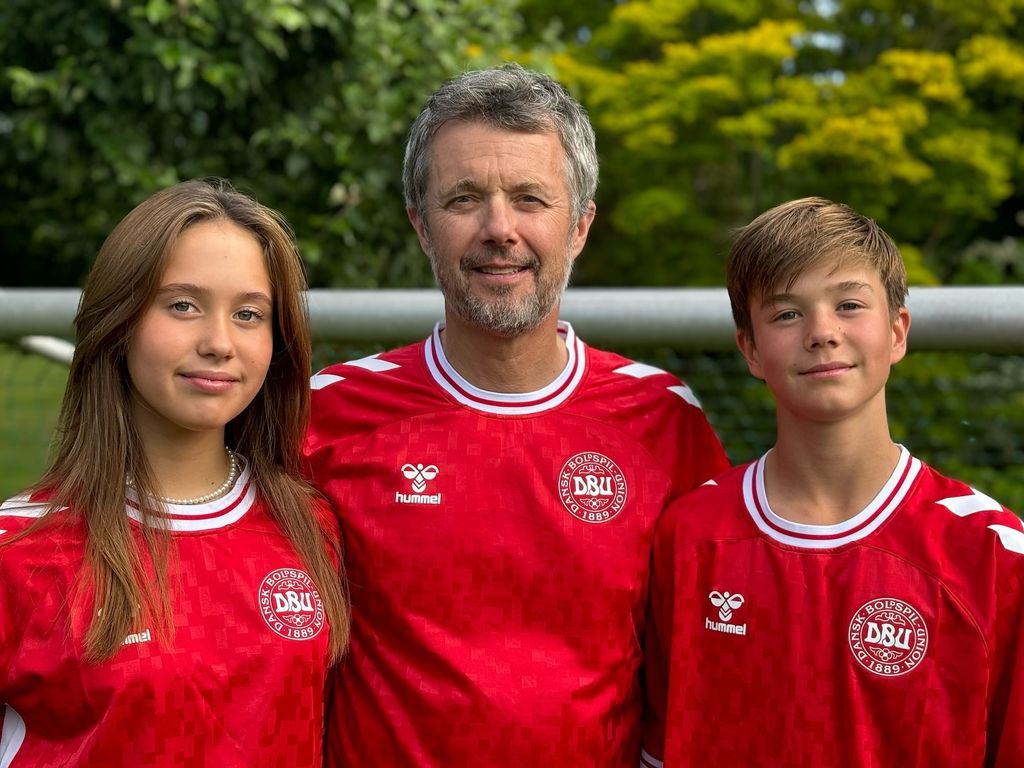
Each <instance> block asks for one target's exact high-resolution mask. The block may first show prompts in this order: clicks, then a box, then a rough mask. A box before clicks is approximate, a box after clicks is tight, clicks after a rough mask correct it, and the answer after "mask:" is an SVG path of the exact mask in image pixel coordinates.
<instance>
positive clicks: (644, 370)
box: [612, 363, 665, 379]
mask: <svg viewBox="0 0 1024 768" xmlns="http://www.w3.org/2000/svg"><path fill="white" fill-rule="evenodd" d="M664 372H665V371H663V370H662V369H661V368H656V367H655V366H653V365H646V364H644V363H630V364H629V365H624V366H622V367H621V368H616V369H615V370H614V371H612V373H622V374H625V375H626V376H632V377H633V378H634V379H644V378H647V377H648V376H657V375H658V374H659V373H664Z"/></svg>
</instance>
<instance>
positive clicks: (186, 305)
mask: <svg viewBox="0 0 1024 768" xmlns="http://www.w3.org/2000/svg"><path fill="white" fill-rule="evenodd" d="M171 309H173V310H174V311H175V312H188V311H189V310H190V309H192V302H191V301H185V300H184V299H182V300H180V301H176V302H174V303H173V304H171Z"/></svg>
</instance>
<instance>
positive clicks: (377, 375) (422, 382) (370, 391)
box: [306, 341, 446, 449]
mask: <svg viewBox="0 0 1024 768" xmlns="http://www.w3.org/2000/svg"><path fill="white" fill-rule="evenodd" d="M423 347H424V342H422V341H421V342H418V343H416V344H410V345H408V346H405V347H399V348H397V349H393V350H389V351H387V352H381V353H379V354H375V355H370V356H368V357H363V358H359V359H356V360H350V361H348V362H344V363H337V364H335V365H330V366H328V367H326V368H324V369H322V370H321V371H319V372H317V373H316V374H314V375H313V376H312V378H311V379H310V387H311V389H312V393H311V397H310V423H309V428H308V429H307V431H306V447H307V449H310V448H314V447H316V446H318V445H320V444H321V443H323V442H325V441H326V442H330V443H334V442H336V441H337V440H338V439H340V438H343V437H346V436H347V437H355V436H357V435H361V434H369V433H371V432H374V431H375V430H377V429H378V428H380V427H381V426H383V425H385V424H392V423H395V422H398V421H402V420H405V419H409V418H414V417H416V416H417V415H420V414H425V413H431V412H433V411H435V410H437V409H438V408H442V407H444V406H445V404H446V403H445V401H444V399H443V398H442V397H441V395H440V393H439V391H438V388H437V386H436V385H435V384H434V383H433V380H432V379H431V376H430V373H429V371H428V370H427V367H426V363H425V361H424V357H423V354H424V352H423Z"/></svg>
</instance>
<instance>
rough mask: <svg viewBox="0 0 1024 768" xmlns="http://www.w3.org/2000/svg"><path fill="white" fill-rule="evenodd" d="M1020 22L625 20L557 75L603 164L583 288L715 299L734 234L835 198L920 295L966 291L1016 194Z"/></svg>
mask: <svg viewBox="0 0 1024 768" xmlns="http://www.w3.org/2000/svg"><path fill="white" fill-rule="evenodd" d="M1022 5H1024V4H1022V3H1021V2H1020V0H984V1H979V2H977V3H968V4H963V3H958V2H952V0H950V2H928V3H925V2H911V3H909V4H908V3H896V2H889V1H887V0H869V1H867V2H864V1H862V2H849V1H845V0H835V1H834V2H816V3H797V2H789V1H787V0H758V1H756V2H748V1H746V0H743V1H741V0H688V1H687V2H681V1H679V0H633V1H632V2H626V3H622V4H620V5H618V6H616V7H615V8H614V9H613V10H612V12H611V13H610V14H609V16H608V18H607V20H606V22H605V23H603V24H601V25H600V26H598V27H597V28H596V29H595V30H594V32H593V35H592V36H591V38H590V39H589V40H587V41H585V42H582V43H578V44H576V45H574V46H573V47H572V49H571V50H570V51H568V52H567V53H566V54H564V55H562V56H560V57H556V63H557V65H558V68H559V73H560V75H561V76H562V78H563V79H565V80H567V81H568V82H570V83H571V84H572V85H573V86H574V87H576V88H577V89H578V90H579V92H580V93H581V95H582V98H583V100H584V102H585V104H586V105H587V106H588V107H589V109H590V110H591V113H592V116H593V118H594V121H595V123H596V124H597V126H598V129H599V131H600V142H601V147H600V149H601V154H602V158H603V161H604V162H603V166H602V170H603V172H604V183H603V185H602V189H601V193H600V195H601V196H600V198H599V208H600V210H601V211H602V213H603V218H599V220H598V224H597V226H596V229H595V232H594V236H593V241H592V248H591V250H590V257H591V258H590V264H588V261H587V260H584V261H583V262H582V263H581V276H582V278H583V279H584V280H586V281H588V282H611V283H619V282H626V283H634V284H645V283H646V284H664V283H674V284H687V283H691V284H692V283H711V284H718V283H720V282H721V280H722V277H723V254H724V252H725V250H726V248H727V244H728V241H729V238H730V236H731V232H732V230H733V229H734V228H735V227H737V226H740V225H742V224H743V223H745V222H747V221H749V220H750V219H751V218H752V217H753V216H754V215H756V214H757V213H759V212H760V211H762V210H764V209H765V208H767V207H769V206H771V205H774V204H776V203H778V202H781V201H782V200H785V199H789V198H792V197H799V196H803V195H808V194H820V195H824V196H827V197H832V198H834V199H837V200H842V201H844V202H848V203H850V204H851V205H853V206H854V207H856V208H858V209H859V210H862V211H864V212H865V213H868V214H870V215H872V216H874V217H876V218H877V219H879V221H880V222H881V223H882V224H883V225H884V226H885V227H886V228H887V229H888V230H889V231H890V232H891V233H892V234H893V235H894V237H896V239H897V240H898V241H900V242H901V243H902V244H903V245H905V246H906V247H905V248H904V252H905V255H906V256H907V258H908V261H909V262H910V267H911V273H912V277H913V279H914V281H915V282H918V283H928V282H935V281H936V280H951V279H956V276H957V274H958V272H959V271H960V257H959V254H960V252H961V251H962V249H963V248H964V246H966V245H967V244H968V243H970V242H971V241H972V240H974V239H976V238H977V237H978V236H979V235H980V234H981V233H982V232H984V231H985V229H986V227H988V226H990V224H989V223H990V222H991V220H992V219H993V218H994V215H995V212H996V211H997V210H998V207H999V205H1000V203H1002V202H1004V201H1007V200H1010V199H1011V198H1012V197H1013V196H1014V195H1015V194H1016V193H1017V191H1018V190H1019V189H1020V186H1021V183H1020V182H1021V160H1022V157H1024V153H1022V146H1021V137H1022V122H1021V121H1022V114H1021V109H1020V106H1021V85H1020V82H1021V81H1020V79H1019V78H1018V77H1016V76H1015V75H1018V74H1020V73H1021V72H1022V71H1024V45H1022V43H1021V40H1020V36H1021V32H1020V30H1019V29H1018V26H1017V16H1018V13H1019V11H1020V9H1021V7H1022ZM608 263H611V264H613V265H614V269H613V270H611V271H609V272H605V271H604V267H603V265H605V264H608ZM591 264H593V265H595V266H593V267H591V266H590V265H591Z"/></svg>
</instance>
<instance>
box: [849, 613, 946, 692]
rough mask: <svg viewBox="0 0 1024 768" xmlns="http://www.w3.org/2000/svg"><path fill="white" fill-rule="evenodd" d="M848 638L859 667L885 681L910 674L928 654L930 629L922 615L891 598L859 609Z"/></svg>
mask: <svg viewBox="0 0 1024 768" xmlns="http://www.w3.org/2000/svg"><path fill="white" fill-rule="evenodd" d="M847 635H848V639H849V643H850V651H851V652H852V653H853V658H855V659H856V660H857V663H858V664H860V665H861V666H862V667H864V669H866V670H867V671H868V672H873V673H874V674H876V675H881V676H882V677H898V676H900V675H905V674H907V673H908V672H910V671H911V670H912V669H914V668H915V667H916V666H917V665H918V664H920V663H921V661H922V660H923V659H924V657H925V653H927V651H928V627H927V625H926V624H925V623H924V618H923V617H922V616H921V613H920V611H918V610H917V609H916V608H914V607H913V606H912V605H910V604H909V603H905V602H904V601H902V600H897V599H895V598H891V597H879V598H876V599H874V600H869V601H868V602H866V603H864V605H862V606H861V607H860V608H858V609H857V611H856V613H854V614H853V618H852V619H851V620H850V628H849V632H848V633H847Z"/></svg>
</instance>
